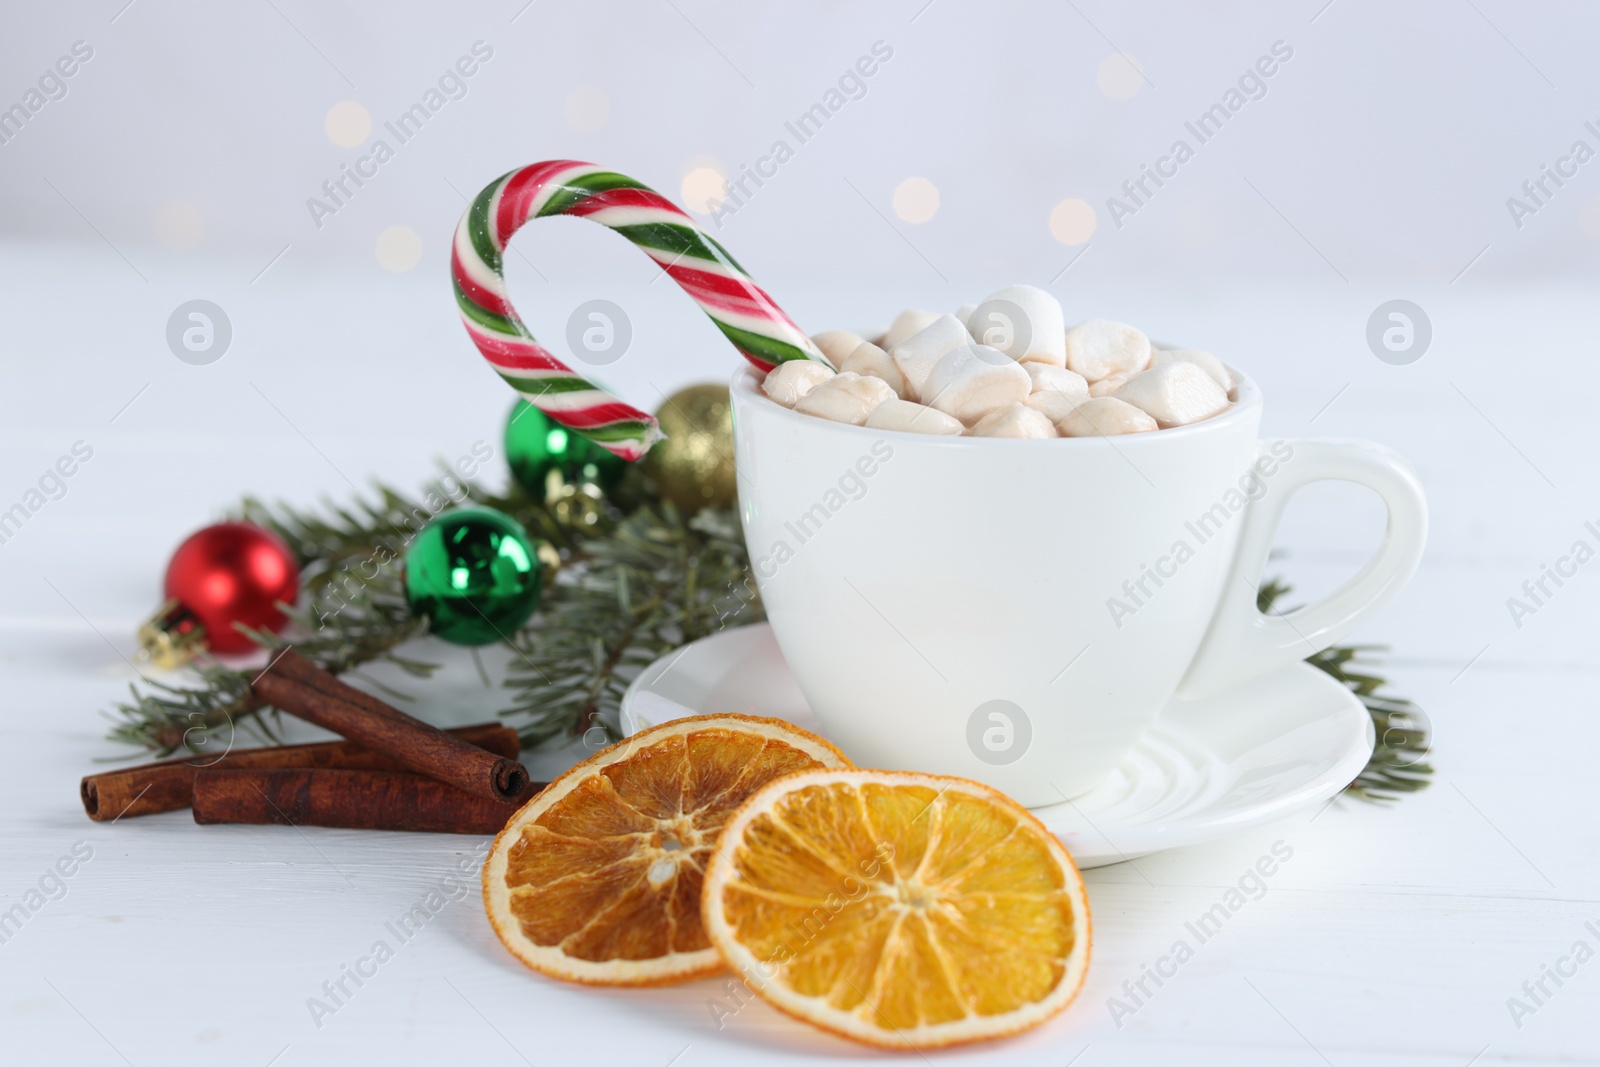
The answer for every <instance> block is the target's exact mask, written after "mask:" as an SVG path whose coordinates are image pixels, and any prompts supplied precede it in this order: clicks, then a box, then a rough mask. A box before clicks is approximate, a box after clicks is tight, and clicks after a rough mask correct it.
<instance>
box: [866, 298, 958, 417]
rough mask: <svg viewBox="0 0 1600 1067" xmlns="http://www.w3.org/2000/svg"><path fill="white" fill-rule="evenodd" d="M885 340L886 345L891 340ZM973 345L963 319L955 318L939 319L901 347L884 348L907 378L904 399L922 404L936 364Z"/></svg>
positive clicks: (943, 316) (902, 343)
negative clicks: (949, 355)
mask: <svg viewBox="0 0 1600 1067" xmlns="http://www.w3.org/2000/svg"><path fill="white" fill-rule="evenodd" d="M904 317H905V316H903V315H902V316H901V318H904ZM896 321H897V322H898V321H899V320H898V319H897V320H896ZM884 340H885V341H887V340H888V338H884ZM970 344H972V336H971V335H970V334H968V333H967V328H966V327H965V326H963V325H962V324H961V320H960V319H958V318H956V317H955V316H954V315H940V316H939V317H938V318H936V319H934V320H933V321H932V322H930V323H928V325H927V326H925V327H923V328H922V329H920V330H918V331H917V332H916V333H915V334H912V335H911V336H910V337H908V338H906V339H905V340H903V341H901V342H900V343H899V344H897V345H888V344H885V345H884V346H883V347H884V348H887V349H888V350H889V356H890V357H891V358H892V359H893V360H894V364H895V366H896V367H899V368H900V373H901V374H902V375H904V376H905V380H906V391H905V393H904V394H903V395H905V396H907V397H909V398H911V399H913V400H923V399H926V397H927V393H926V392H925V386H926V385H927V382H928V374H929V372H931V371H932V370H933V368H934V364H936V363H938V362H939V361H940V360H941V359H943V358H944V357H945V355H946V354H947V353H949V352H950V351H951V350H953V349H957V348H964V347H966V346H968V345H970Z"/></svg>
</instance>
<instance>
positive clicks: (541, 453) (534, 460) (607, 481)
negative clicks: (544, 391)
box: [505, 399, 628, 500]
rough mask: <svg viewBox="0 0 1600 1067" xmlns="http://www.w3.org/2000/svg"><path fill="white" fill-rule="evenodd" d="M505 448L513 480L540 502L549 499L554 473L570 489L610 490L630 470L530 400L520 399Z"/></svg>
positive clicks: (509, 420)
mask: <svg viewBox="0 0 1600 1067" xmlns="http://www.w3.org/2000/svg"><path fill="white" fill-rule="evenodd" d="M505 448H506V462H507V463H508V464H510V466H511V476H512V477H513V478H515V479H516V480H517V484H518V485H520V486H522V487H523V488H524V489H526V490H527V491H528V492H529V493H531V494H533V496H534V498H535V499H537V500H543V499H544V497H545V492H546V491H547V489H548V488H549V485H548V479H549V477H550V472H551V471H560V472H561V480H562V481H564V482H566V483H567V484H568V485H583V484H590V485H598V486H599V487H600V488H601V489H610V488H611V487H612V486H614V485H616V484H617V480H618V479H620V478H621V477H622V475H623V472H624V471H626V470H627V469H628V461H627V460H625V459H623V458H621V457H620V456H616V455H613V454H612V453H610V452H607V451H606V450H605V449H603V448H601V447H600V446H599V445H597V444H595V443H594V442H593V441H591V440H589V439H588V438H587V437H585V436H583V435H582V434H580V433H577V432H576V431H573V430H569V429H567V428H566V427H565V426H562V425H561V424H560V423H558V422H556V421H555V420H554V419H552V418H550V416H548V415H546V414H545V413H544V412H542V411H540V410H539V409H538V408H536V407H534V406H533V405H532V404H530V403H528V402H527V401H526V400H520V399H519V400H518V401H517V403H516V405H515V406H514V407H512V409H511V414H510V416H509V417H508V418H507V419H506V434H505Z"/></svg>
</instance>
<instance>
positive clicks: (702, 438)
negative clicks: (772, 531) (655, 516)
mask: <svg viewBox="0 0 1600 1067" xmlns="http://www.w3.org/2000/svg"><path fill="white" fill-rule="evenodd" d="M656 419H657V420H658V421H659V422H660V423H661V432H662V433H664V434H666V435H667V438H666V440H665V441H657V442H656V443H655V445H654V447H652V448H651V449H650V451H649V453H648V454H647V455H646V456H645V459H644V462H645V473H646V474H648V475H649V477H650V480H651V482H652V483H653V484H654V486H655V490H656V492H657V493H659V494H661V496H662V497H664V498H666V499H667V500H670V501H672V502H673V503H674V504H676V505H677V506H678V510H680V511H682V512H683V513H685V514H687V515H692V514H694V513H695V512H697V511H699V510H700V509H701V508H727V507H732V506H733V505H734V503H735V502H736V501H737V500H738V498H739V487H738V480H737V478H736V477H735V476H734V473H733V405H732V403H731V402H730V401H729V399H728V387H727V386H726V385H691V386H689V387H688V388H687V389H680V390H678V391H677V392H676V393H673V394H672V395H671V396H669V397H667V402H666V403H665V404H662V405H661V407H660V408H659V409H658V410H657V411H656Z"/></svg>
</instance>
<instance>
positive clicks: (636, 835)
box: [483, 715, 850, 985]
mask: <svg viewBox="0 0 1600 1067" xmlns="http://www.w3.org/2000/svg"><path fill="white" fill-rule="evenodd" d="M849 765H850V761H849V760H847V759H845V757H844V754H843V753H841V752H840V751H839V750H838V749H837V748H834V747H833V746H832V745H830V744H829V743H828V742H826V741H824V740H823V739H822V738H820V737H817V736H816V735H814V734H810V733H807V732H806V731H804V730H801V729H799V728H797V727H795V726H791V725H790V724H788V723H786V722H783V721H782V720H780V719H758V718H753V717H751V716H748V715H701V716H696V717H694V718H687V719H677V720H674V721H672V722H668V723H663V724H662V725H660V726H656V727H653V728H651V729H649V730H643V731H641V732H639V733H637V734H635V735H633V736H632V737H630V738H629V739H628V740H626V741H623V742H620V743H618V744H615V745H612V746H611V747H610V748H607V749H604V750H602V751H600V752H598V753H596V754H595V755H593V756H591V757H590V758H589V759H587V760H585V761H584V762H582V763H580V764H578V765H577V766H575V767H573V768H572V769H571V770H569V771H567V773H565V774H563V775H562V776H561V777H559V778H557V779H556V780H555V781H553V782H551V783H550V784H549V785H548V786H547V787H545V789H544V790H543V791H541V792H540V793H539V795H538V796H536V797H534V798H533V799H532V800H530V801H528V803H527V804H525V805H523V807H522V809H521V810H520V811H518V812H517V813H516V814H515V815H513V816H512V817H511V821H510V822H508V823H507V824H506V827H505V829H504V830H502V831H501V832H500V835H499V836H498V837H496V838H495V840H494V846H493V848H492V849H491V851H490V852H489V858H488V860H487V861H486V862H485V863H484V866H483V901H484V906H485V908H487V910H488V912H489V922H490V923H491V924H492V925H493V926H494V931H495V933H496V934H498V935H499V937H500V940H501V941H502V942H504V943H505V946H506V948H508V949H510V950H511V952H512V954H513V955H514V956H516V957H517V958H518V959H520V960H521V961H522V962H523V963H526V964H527V965H528V966H529V967H532V968H533V969H534V970H536V971H542V972H544V973H545V974H548V975H552V976H554V977H556V978H564V979H566V980H567V981H570V982H588V983H591V984H594V985H660V984H662V983H665V982H676V981H680V980H682V979H686V978H694V977H697V976H699V975H703V974H709V973H711V972H713V971H717V970H720V969H721V967H722V964H721V961H720V960H719V958H718V956H717V951H716V949H714V948H712V947H711V942H710V941H708V940H706V935H705V931H704V929H703V928H702V927H701V925H700V887H701V883H702V879H703V877H704V874H705V864H706V860H707V858H708V857H709V856H710V854H711V850H712V848H713V846H714V845H715V843H716V840H717V834H718V833H719V832H720V831H721V829H722V826H723V824H724V823H725V822H727V820H728V817H729V816H730V815H732V814H733V812H734V810H735V809H737V808H738V807H739V805H740V804H742V803H744V801H745V800H746V798H748V797H749V796H750V794H751V793H754V792H755V791H756V790H757V789H759V788H761V787H762V786H763V785H766V784H767V783H768V782H770V781H772V780H773V779H774V778H777V777H778V776H780V775H784V774H789V773H791V772H794V771H799V770H804V769H807V768H812V767H848V766H849Z"/></svg>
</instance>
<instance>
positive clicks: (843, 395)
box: [794, 372, 895, 426]
mask: <svg viewBox="0 0 1600 1067" xmlns="http://www.w3.org/2000/svg"><path fill="white" fill-rule="evenodd" d="M894 398H895V396H894V390H893V389H890V388H889V387H888V385H886V384H885V383H883V382H881V381H879V380H878V379H876V378H865V377H863V376H861V375H859V374H849V373H844V372H841V373H839V374H835V375H834V376H833V377H832V378H829V379H828V380H827V381H825V382H823V383H822V384H820V385H818V386H815V387H814V388H813V389H812V390H811V391H810V392H809V393H807V394H806V395H805V396H803V397H801V398H800V402H799V403H797V404H795V406H794V409H795V410H796V411H798V412H801V413H802V414H805V415H816V416H819V417H821V418H824V419H832V420H833V421H834V422H848V423H850V424H851V425H852V426H861V425H863V424H864V423H865V422H866V421H867V416H869V415H871V414H872V410H873V409H874V408H876V407H877V406H878V405H879V404H881V403H883V402H884V401H885V400H893V399H894Z"/></svg>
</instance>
